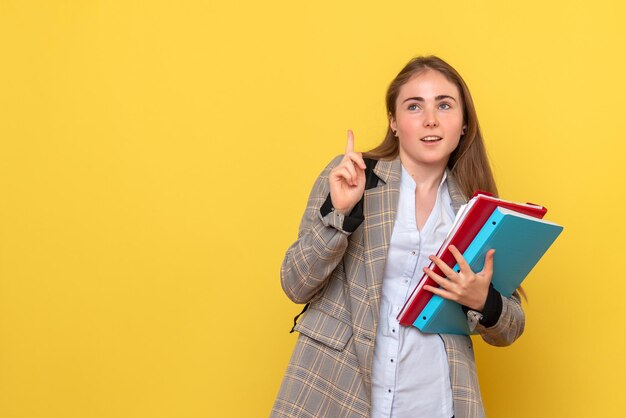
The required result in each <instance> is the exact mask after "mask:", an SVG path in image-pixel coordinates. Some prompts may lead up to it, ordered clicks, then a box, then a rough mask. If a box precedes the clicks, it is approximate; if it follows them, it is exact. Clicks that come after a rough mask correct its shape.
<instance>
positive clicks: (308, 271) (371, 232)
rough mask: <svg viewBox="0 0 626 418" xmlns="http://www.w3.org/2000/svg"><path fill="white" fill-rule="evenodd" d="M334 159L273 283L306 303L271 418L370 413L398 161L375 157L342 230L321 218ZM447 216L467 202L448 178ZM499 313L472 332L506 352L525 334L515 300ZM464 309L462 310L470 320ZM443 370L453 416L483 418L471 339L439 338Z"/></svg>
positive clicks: (339, 220)
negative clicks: (372, 177) (360, 214)
mask: <svg viewBox="0 0 626 418" xmlns="http://www.w3.org/2000/svg"><path fill="white" fill-rule="evenodd" d="M341 159H342V156H337V157H336V158H335V159H333V160H332V161H331V162H330V164H329V165H328V166H327V167H326V168H325V169H324V171H323V172H322V173H321V174H320V176H319V177H318V178H317V180H316V182H315V185H314V186H313V190H312V191H311V194H310V196H309V200H308V203H307V208H306V212H305V214H304V216H303V218H302V222H301V224H300V229H299V232H298V240H297V241H296V242H295V243H294V244H293V245H291V247H289V249H288V250H287V254H286V255H285V259H284V261H283V265H282V268H281V283H282V286H283V289H284V291H285V293H286V294H287V296H288V297H289V298H290V299H291V300H293V301H294V302H296V303H310V306H309V309H308V310H307V311H306V312H305V313H304V315H303V316H302V317H301V318H300V320H299V321H298V324H297V325H296V326H295V329H296V330H297V331H298V332H299V333H300V335H299V336H298V341H297V343H296V347H295V349H294V351H293V354H292V356H291V359H290V361H289V366H288V367H287V372H286V373H285V376H284V379H283V382H282V384H281V387H280V390H279V393H278V396H277V398H276V400H275V403H274V407H273V409H272V416H273V417H332V418H335V417H367V416H369V414H370V399H371V397H370V395H371V383H372V380H371V379H372V363H373V352H374V339H375V337H376V326H377V325H378V315H379V308H380V306H379V305H380V297H381V290H382V279H383V272H384V267H385V260H386V258H387V248H388V246H389V241H390V239H391V233H392V231H393V225H394V221H395V215H396V206H397V203H398V196H399V193H400V176H401V164H400V159H399V158H396V159H394V160H389V161H385V160H380V161H379V162H378V164H377V165H376V167H375V169H374V173H375V174H376V175H377V176H378V185H377V186H376V187H374V188H371V189H368V190H366V191H365V196H364V215H365V220H364V222H363V223H362V224H361V225H360V226H359V227H358V228H357V229H356V230H355V231H354V232H353V233H348V232H346V231H343V230H342V229H341V226H342V225H343V215H340V214H338V213H336V212H335V211H332V212H330V213H329V214H327V215H326V216H324V217H322V215H321V214H320V207H321V206H322V204H323V203H324V201H325V200H326V197H327V195H328V193H329V188H328V175H329V173H330V171H331V170H332V169H333V168H334V167H335V166H336V165H338V164H339V163H340V162H341ZM448 174H449V176H448V189H449V193H450V196H451V199H452V203H453V206H454V210H455V211H457V210H458V208H459V207H460V206H461V205H462V204H463V203H465V202H466V201H467V198H466V197H465V196H463V194H462V193H461V192H460V190H459V188H458V186H457V184H456V182H455V180H454V177H453V176H451V175H450V173H448ZM502 299H503V309H502V314H501V316H500V319H499V320H498V322H497V323H496V324H495V325H494V326H493V327H490V328H485V327H483V326H482V325H480V324H478V325H476V321H475V319H472V318H470V317H469V316H470V315H469V314H468V320H469V321H473V323H472V326H475V327H476V330H477V331H478V332H479V333H480V335H481V337H482V338H483V339H484V340H485V341H486V342H487V343H489V344H492V345H497V346H505V345H509V344H511V343H512V342H513V341H515V340H516V339H517V338H518V337H519V336H520V335H521V334H522V332H523V330H524V312H523V310H522V307H521V304H520V300H519V296H518V295H517V294H514V295H513V297H511V298H505V297H503V298H502ZM471 312H472V311H470V313H471ZM441 338H442V340H443V342H444V345H445V349H446V353H447V356H448V363H449V369H450V381H451V384H452V396H453V401H454V414H455V418H478V417H484V416H485V412H484V409H483V404H482V399H481V396H480V389H479V386H478V377H477V375H476V365H475V362H474V351H473V349H472V341H471V339H470V338H469V337H468V336H465V335H449V334H441Z"/></svg>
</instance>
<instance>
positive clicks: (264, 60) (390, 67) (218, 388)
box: [0, 0, 626, 418]
mask: <svg viewBox="0 0 626 418" xmlns="http://www.w3.org/2000/svg"><path fill="white" fill-rule="evenodd" d="M625 19H626V10H625V6H623V3H622V2H620V1H618V0H615V1H606V0H599V1H572V0H568V1H558V2H549V1H534V0H533V1H524V2H511V3H509V4H507V3H505V2H501V1H483V2H480V1H466V0H464V1H447V2H435V1H432V2H419V1H399V2H387V3H383V2H363V1H349V2H341V1H339V2H337V1H332V2H331V1H320V2H293V1H276V2H275V1H270V2H257V1H240V2H227V1H210V0H209V1H164V0H160V1H143V2H140V1H121V0H118V1H87V0H85V1H48V2H45V1H33V2H28V1H9V0H2V2H1V3H0V45H1V50H0V53H1V54H0V56H1V59H2V61H1V65H0V417H2V418H18V417H20V418H21V417H66V418H70V417H80V418H84V417H98V418H99V417H209V416H210V417H263V416H267V415H268V414H269V411H270V409H271V405H272V402H273V398H274V396H275V394H276V392H277V390H278V387H279V384H280V380H281V378H282V374H283V372H284V370H285V368H286V366H287V362H288V359H289V356H290V352H291V349H292V347H293V345H294V343H295V339H296V335H295V334H289V333H288V331H289V329H290V327H291V325H292V318H293V316H294V315H295V314H296V313H298V312H299V311H300V309H301V307H300V306H296V305H294V304H292V303H291V302H290V301H289V300H288V299H287V298H286V296H284V294H283V293H282V291H281V288H280V283H279V268H280V263H281V261H282V257H283V255H284V251H285V250H286V249H287V247H288V246H289V245H290V244H291V242H292V241H293V240H294V239H295V238H296V232H297V226H298V222H299V220H300V216H301V214H302V211H303V209H304V205H305V202H306V198H307V195H308V193H309V190H310V187H311V185H312V182H313V180H314V179H315V177H316V176H317V174H318V173H319V172H320V171H321V170H322V168H323V167H324V166H325V164H326V163H327V162H328V161H329V160H330V159H331V158H332V157H333V156H335V155H336V154H339V153H341V152H343V149H344V143H345V131H346V129H348V128H352V129H354V131H355V137H356V147H357V148H358V149H359V150H365V149H369V148H371V147H373V146H374V145H375V144H377V143H378V142H379V140H380V139H381V138H382V136H383V134H384V132H385V115H384V113H385V112H384V101H383V97H384V93H385V89H386V87H387V84H388V83H389V81H391V79H392V78H393V77H394V76H395V74H396V73H397V72H398V71H399V70H400V69H401V68H402V66H403V65H404V64H405V63H406V61H408V60H409V59H410V58H411V57H412V56H415V55H420V54H431V53H434V54H437V55H439V56H441V57H443V58H444V59H446V60H448V61H449V62H450V63H451V64H452V65H453V66H455V67H456V68H457V69H458V70H459V72H460V73H461V74H462V75H463V76H464V78H465V80H466V81H467V83H468V84H469V86H470V89H471V91H472V92H473V95H474V99H475V102H476V106H477V110H478V114H479V118H480V121H481V125H482V128H483V132H484V134H485V137H486V141H487V146H488V149H489V153H490V156H491V158H492V161H493V163H494V169H495V174H496V177H497V181H498V183H499V187H500V191H501V194H502V196H503V197H506V198H509V199H512V200H522V201H527V200H530V201H533V202H538V203H541V204H543V205H545V206H547V207H548V208H549V212H548V216H547V218H548V219H550V220H552V221H555V222H558V223H561V224H563V225H565V228H566V229H565V232H564V233H563V234H562V235H561V237H560V238H559V239H558V241H557V243H556V244H555V245H554V247H553V248H552V249H551V250H550V252H549V253H548V255H547V256H546V257H545V258H544V259H543V260H542V261H541V262H540V264H539V265H538V266H537V267H536V269H535V270H534V271H533V272H532V273H531V275H530V276H529V278H528V280H527V281H526V284H525V287H526V290H527V292H528V294H529V297H530V302H529V303H528V304H526V313H527V329H526V332H525V334H524V335H523V337H522V338H521V339H520V340H519V341H518V342H517V343H516V344H514V345H513V346H511V347H509V348H506V349H501V348H495V347H490V346H487V345H486V344H483V343H477V344H476V352H477V361H478V365H479V374H480V380H481V386H482V392H483V397H484V400H485V403H486V408H487V412H488V414H489V416H490V417H513V418H514V417H520V418H521V417H618V416H623V415H621V414H623V405H622V404H623V399H621V398H622V397H623V392H624V389H626V385H625V384H624V375H626V360H625V357H626V354H625V350H624V331H626V329H625V328H626V327H625V326H624V307H625V306H624V302H623V300H624V296H623V293H624V292H623V289H624V279H623V278H624V265H623V260H624V252H625V249H626V248H625V245H624V243H623V241H624V239H623V237H624V236H626V228H625V227H624V221H623V219H622V217H623V214H624V210H623V207H624V203H625V199H624V180H626V176H625V172H626V170H625V165H626V158H625V157H624V156H625V154H626V145H625V144H626V122H625V121H626V118H625V117H624V97H625V95H626V82H625V81H624V74H626V55H625V52H626V47H625V40H626V29H624V25H623V23H624V21H625Z"/></svg>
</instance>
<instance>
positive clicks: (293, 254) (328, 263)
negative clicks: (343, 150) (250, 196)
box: [280, 155, 351, 303]
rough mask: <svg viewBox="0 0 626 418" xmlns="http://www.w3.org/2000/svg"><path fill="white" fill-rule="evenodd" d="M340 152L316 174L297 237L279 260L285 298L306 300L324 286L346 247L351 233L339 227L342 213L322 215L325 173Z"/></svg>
mask: <svg viewBox="0 0 626 418" xmlns="http://www.w3.org/2000/svg"><path fill="white" fill-rule="evenodd" d="M342 158H343V155H339V156H337V157H335V158H334V159H333V160H332V161H331V162H330V163H329V164H328V165H327V166H326V168H325V169H324V170H323V171H322V173H321V174H320V175H319V176H318V178H317V180H316V181H315V184H314V185H313V190H311V193H310V195H309V199H308V202H307V206H306V210H305V212H304V215H303V217H302V220H301V222H300V228H299V230H298V239H297V241H296V242H294V243H293V244H292V245H291V246H290V247H289V249H287V253H286V254H285V258H284V260H283V263H282V266H281V269H280V280H281V285H282V288H283V290H284V291H285V293H286V294H287V296H288V297H289V299H291V300H292V301H294V302H296V303H308V302H310V301H311V299H312V298H313V297H314V296H315V295H316V294H317V293H318V292H319V291H320V290H321V289H322V288H323V287H324V285H325V284H326V282H327V280H328V278H329V277H330V275H331V274H332V272H333V270H335V268H336V267H337V265H338V264H339V262H340V261H341V259H342V258H343V255H344V253H345V251H346V248H347V247H348V236H349V235H350V234H351V232H348V231H345V230H343V228H342V227H343V222H344V215H341V214H339V213H337V212H336V211H334V210H332V211H330V212H329V213H327V214H326V215H325V216H322V214H321V212H320V207H321V206H322V205H323V204H324V202H325V201H326V199H327V197H328V193H329V185H328V176H329V174H330V172H331V170H332V169H333V168H334V167H336V166H337V165H339V163H340V162H341V160H342Z"/></svg>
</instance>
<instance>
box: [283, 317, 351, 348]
mask: <svg viewBox="0 0 626 418" xmlns="http://www.w3.org/2000/svg"><path fill="white" fill-rule="evenodd" d="M294 329H295V330H296V331H298V332H299V333H301V334H303V335H306V336H307V337H309V338H312V339H314V340H315V341H318V342H320V343H322V344H324V345H325V346H328V347H330V348H332V349H335V350H338V351H342V350H343V349H344V348H345V347H346V344H348V341H349V340H350V337H352V326H351V325H348V324H346V323H345V322H342V321H340V320H338V319H337V318H334V317H332V316H330V315H329V314H327V313H326V312H322V311H320V310H318V309H315V308H309V309H308V310H307V312H306V313H305V314H304V316H303V318H302V319H301V320H300V321H298V323H297V324H296V326H295V328H294Z"/></svg>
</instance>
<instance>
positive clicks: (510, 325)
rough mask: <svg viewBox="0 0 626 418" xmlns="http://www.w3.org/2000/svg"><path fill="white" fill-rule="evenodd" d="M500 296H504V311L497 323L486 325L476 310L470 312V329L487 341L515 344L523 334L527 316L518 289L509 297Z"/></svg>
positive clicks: (496, 344)
mask: <svg viewBox="0 0 626 418" xmlns="http://www.w3.org/2000/svg"><path fill="white" fill-rule="evenodd" d="M500 297H501V298H502V312H501V313H500V318H498V322H496V323H495V325H493V326H491V327H485V326H484V325H482V324H481V323H480V322H479V321H478V318H477V316H475V312H474V311H470V312H468V320H469V323H470V329H475V330H476V331H478V333H479V334H480V336H481V337H482V339H483V340H485V342H487V343H488V344H491V345H495V346H500V347H502V346H507V345H511V344H513V342H514V341H515V340H517V339H518V338H519V337H520V335H522V333H523V332H524V325H525V323H526V316H525V315H524V310H523V309H522V303H521V300H520V296H519V294H518V293H517V291H515V292H513V294H512V295H511V297H509V298H507V297H504V296H502V295H500Z"/></svg>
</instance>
